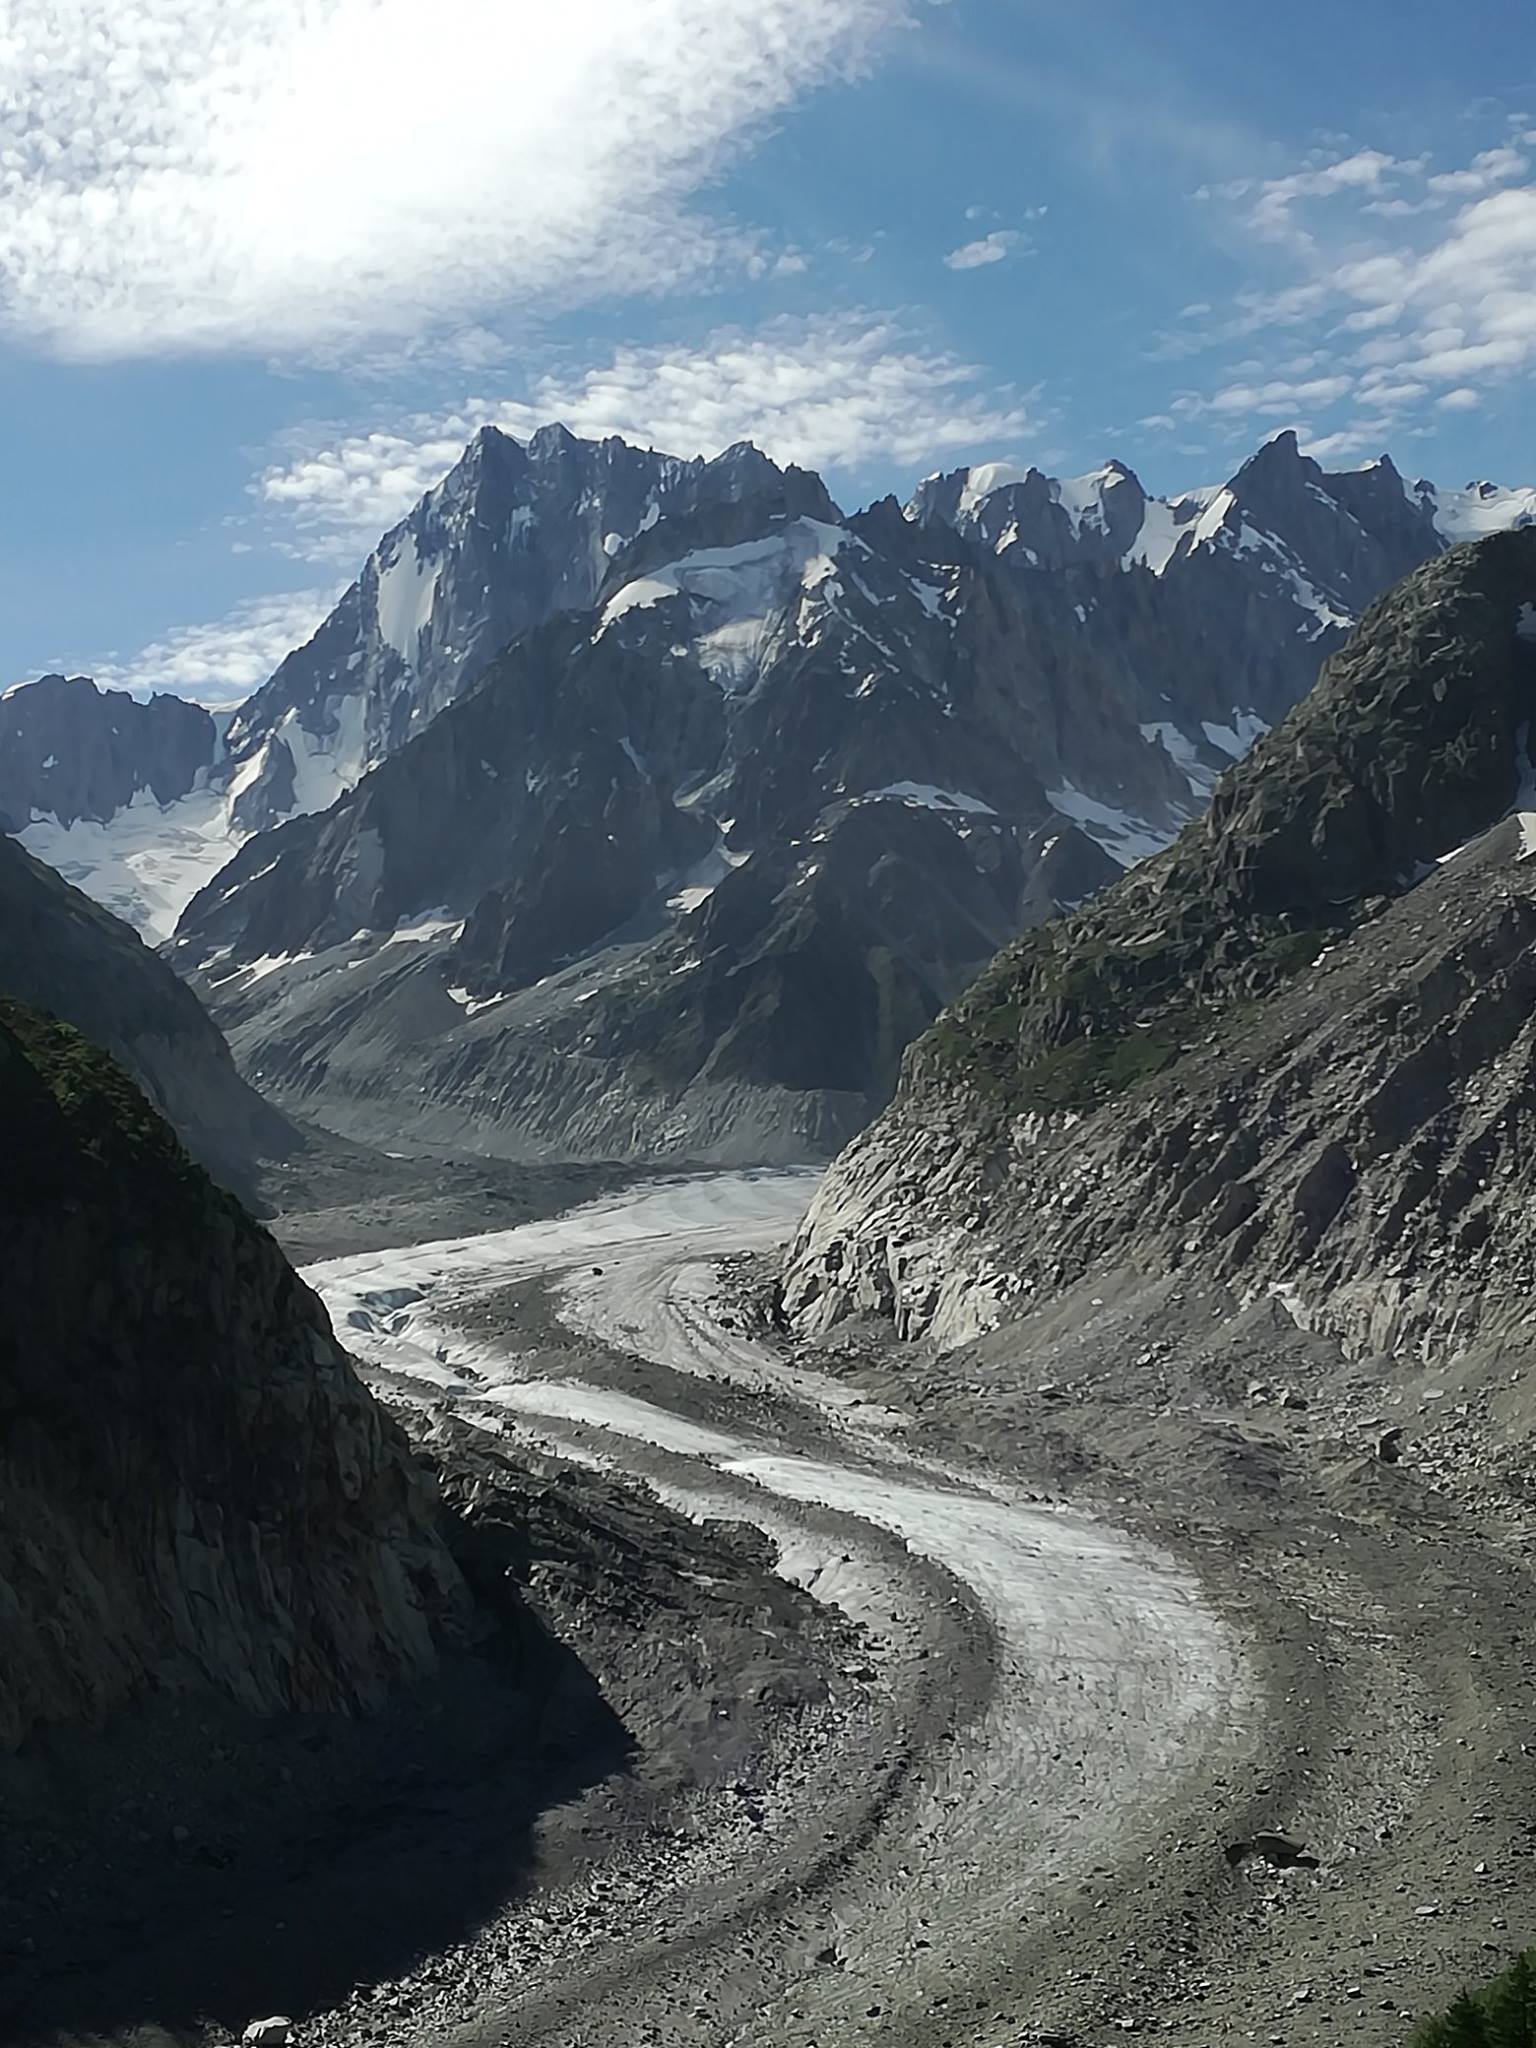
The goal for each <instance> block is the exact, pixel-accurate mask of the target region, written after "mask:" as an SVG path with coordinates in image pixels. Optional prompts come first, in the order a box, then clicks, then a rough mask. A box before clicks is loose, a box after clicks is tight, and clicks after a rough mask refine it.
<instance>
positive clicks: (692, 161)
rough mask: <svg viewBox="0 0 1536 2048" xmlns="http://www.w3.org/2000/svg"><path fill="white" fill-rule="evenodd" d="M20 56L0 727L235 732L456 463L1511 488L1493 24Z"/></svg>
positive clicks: (444, 35)
mask: <svg viewBox="0 0 1536 2048" xmlns="http://www.w3.org/2000/svg"><path fill="white" fill-rule="evenodd" d="M45 12H46V11H45V10H40V9H36V8H35V7H31V6H28V5H27V4H26V0H0V42H5V43H6V44H7V46H8V56H14V58H15V60H16V63H17V76H18V78H19V80H20V89H19V90H17V91H14V92H13V91H11V90H9V89H8V91H7V94H6V96H5V104H4V105H3V107H0V402H3V403H4V405H5V408H6V417H7V418H8V419H9V420H10V422H11V434H10V462H9V465H8V469H9V475H8V484H9V489H8V491H7V493H6V497H5V502H4V508H3V510H0V540H3V542H4V545H3V548H0V601H3V605H4V616H5V619H6V623H7V627H8V637H7V640H6V643H5V646H4V650H3V661H0V671H3V673H0V681H10V680H14V679H17V678H19V677H22V676H25V675H29V674H33V673H36V672H38V671H39V670H40V669H42V668H44V667H47V666H55V665H62V666H65V667H67V668H69V669H71V670H84V671H86V672H88V673H95V674H97V675H98V676H99V677H100V678H101V679H102V680H104V681H112V682H116V683H119V684H125V685H127V686H129V687H135V688H140V689H142V688H147V687H154V686H159V687H166V688H174V689H180V690H183V691H185V692H187V693H189V694H193V695H201V696H205V697H207V698H209V699H210V700H213V699H218V698H222V699H225V700H232V699H234V698H236V697H238V696H240V695H242V694H243V693H244V692H245V690H247V689H248V688H250V687H252V686H254V684H255V683H257V682H259V681H260V680H261V679H262V678H263V676H264V675H265V673H266V672H267V671H268V669H270V667H271V666H272V665H274V664H275V662H276V660H277V659H278V658H279V657H280V655H281V654H282V653H283V652H284V651H285V649H286V648H287V646H288V645H290V644H291V643H292V642H293V641H294V640H295V639H297V638H302V637H303V636H304V635H305V634H306V633H307V632H308V630H310V629H311V628H312V626H313V625H314V623H315V622H316V621H317V619H318V617H319V616H320V613H321V611H322V610H323V609H324V607H325V605H326V603H327V602H328V601H329V599H330V598H331V597H332V596H333V595H334V593H335V592H336V590H337V589H338V588H339V587H340V586H341V585H342V584H343V583H344V582H345V581H346V580H347V579H348V577H349V576H350V574H351V573H352V572H353V571H354V570H355V568H356V566H357V564H358V562H359V561H360V560H361V558H362V556H363V554H365V553H366V551H367V549H368V547H369V546H370V545H371V544H372V542H373V541H374V540H375V539H376V538H377V537H378V535H379V533H380V532H381V531H382V530H383V529H384V528H385V527H386V526H387V525H388V524H390V523H391V522H392V520H393V519H395V518H397V517H398V516H399V515H400V514H401V512H403V511H404V510H405V509H406V508H407V507H408V506H409V504H410V503H411V502H412V500H413V499H414V497H415V496H416V495H417V494H418V493H419V491H420V490H421V489H422V488H424V487H425V486H426V485H427V484H429V483H430V482H431V481H433V480H434V478H435V477H436V475H438V474H440V473H441V471H442V470H443V469H444V468H446V467H447V465H448V463H449V462H450V461H451V460H452V458H453V455H454V453H455V452H456V449H457V447H458V446H459V445H460V444H461V443H462V441H463V440H464V439H465V438H467V436H468V434H469V433H470V432H472V431H473V429H474V427H475V426H476V425H478V424H479V423H480V422H481V421H483V420H485V419H496V420H498V421H500V422H501V423H503V424H505V425H507V426H508V427H509V428H510V429H511V430H512V431H525V430H527V429H529V428H531V427H532V426H533V425H534V424H536V423H537V422H538V421H539V420H541V419H543V418H545V417H550V416H559V417H564V418H565V419H566V420H567V421H568V423H569V424H570V425H572V426H573V427H574V428H575V429H576V430H577V431H585V432H602V431H624V432H628V433H630V434H632V435H636V436H639V437H641V438H644V439H646V440H650V441H653V442H654V443H655V444H656V445H659V446H664V447H670V448H672V449H674V450H675V451H676V452H678V453H684V454H687V453H693V452H695V451H697V450H705V451H710V450H713V449H714V448H717V447H719V446H721V445H724V444H725V443H726V442H727V441H729V440H731V439H733V438H735V437H737V436H740V435H751V436H752V437H753V438H755V439H757V440H758V441H759V442H760V444H761V445H763V446H764V447H766V448H767V449H768V450H769V451H770V452H771V453H774V454H776V455H779V456H780V457H782V458H785V459H790V458H793V459H796V460H800V461H804V462H811V463H813V464H815V465H816V466H818V467H820V468H822V469H823V471H824V472H825V473H826V474H827V475H828V478H829V481H830V482H831V484H832V486H833V489H834V491H835V492H836V493H837V494H838V495H839V496H841V497H842V498H843V500H844V501H845V502H848V503H853V502H857V501H859V500H861V499H863V498H866V497H868V496H870V495H873V494H875V493H878V492H881V491H885V490H890V489H895V490H897V491H901V492H905V490H906V489H907V488H908V487H909V486H910V484H911V483H912V481H913V480H914V479H915V478H916V477H918V476H919V475H921V474H923V473H924V472H926V471H928V470H930V469H933V468H936V467H941V466H942V467H948V466H951V465H954V464H956V463H959V462H963V461H966V460H973V459H991V458H998V457H1008V458H1010V459H1015V460H1018V459H1023V460H1033V461H1036V462H1038V463H1040V465H1041V466H1042V467H1044V468H1047V469H1055V470H1059V471H1062V472H1065V473H1073V472H1076V471H1081V470H1084V469H1088V468H1091V467H1093V466H1095V465H1096V464H1098V463H1099V462H1101V461H1102V460H1104V459H1105V458H1106V457H1107V456H1109V455H1118V456H1119V457H1120V458H1121V459H1122V460H1124V461H1127V462H1129V463H1131V464H1132V465H1133V466H1134V467H1135V468H1136V469H1137V470H1138V471H1139V473H1140V474H1141V476H1142V477H1143V480H1144V481H1145V482H1146V483H1147V484H1148V485H1149V487H1151V488H1154V489H1163V490H1168V489H1176V488H1179V487H1182V486H1185V485H1188V484H1193V483H1202V482H1206V481H1211V480H1215V479H1217V478H1219V477H1221V476H1224V475H1226V474H1227V473H1229V472H1230V470H1231V469H1232V468H1234V467H1235V466H1236V464H1237V463H1238V462H1239V461H1240V460H1241V459H1242V457H1243V456H1244V455H1245V454H1246V453H1248V452H1249V451H1250V450H1251V449H1252V448H1253V447H1254V446H1255V445H1257V443H1258V442H1259V441H1260V440H1262V439H1263V438H1264V437H1265V436H1267V435H1268V434H1270V433H1272V432H1274V431H1276V430H1277V429H1278V428H1280V427H1284V426H1295V427H1297V428H1298V429H1299V430H1300V431H1301V433H1302V436H1303V440H1304V442H1306V443H1307V444H1308V445H1310V446H1312V447H1313V448H1314V449H1315V450H1316V452H1318V454H1319V456H1320V458H1321V459H1323V460H1325V461H1331V462H1334V463H1337V464H1341V465H1342V464H1349V463H1353V462H1358V461H1361V460H1363V459H1365V458H1366V457H1368V456H1371V455H1373V454H1376V453H1378V452H1380V451H1381V450H1382V449H1384V448H1386V449H1390V450H1391V451H1392V453H1393V454H1394V455H1395V457H1396V459H1397V460H1398V462H1399V465H1400V466H1401V467H1402V468H1403V469H1404V470H1405V471H1407V472H1409V473H1410V474H1413V475H1418V474H1426V475H1432V476H1435V477H1437V478H1439V479H1441V480H1442V481H1447V482H1453V483H1460V482H1464V481H1465V480H1466V479H1467V478H1468V477H1471V476H1482V475H1488V476H1493V477H1496V478H1498V479H1500V480H1502V481H1505V482H1510V483H1521V482H1528V481H1530V480H1531V477H1532V473H1533V471H1536V459H1533V451H1532V448H1531V436H1530V427H1531V424H1532V415H1533V409H1532V406H1531V402H1530V396H1529V393H1530V389H1531V372H1532V368H1533V366H1536V168H1533V166H1536V39H1533V38H1532V36H1531V34H1530V24H1529V16H1528V9H1527V7H1526V6H1525V5H1524V4H1522V0H1482V4H1480V5H1479V6H1478V7H1476V8H1472V9H1465V10H1456V11H1454V12H1453V11H1452V10H1449V9H1446V8H1445V7H1444V6H1443V5H1442V4H1439V0H1436V4H1425V0H1351V4H1350V5H1349V6H1348V7H1347V8H1341V7H1339V6H1338V5H1337V0H1332V4H1330V5H1328V6H1326V7H1325V6H1323V5H1322V4H1319V0H1290V4H1288V5H1287V6H1286V7H1285V8H1283V9H1280V8H1262V9H1261V8H1256V7H1240V8H1235V9H1227V10H1216V9H1213V8H1211V7H1210V6H1209V5H1207V4H1197V0H1164V4H1162V5H1160V6H1157V7H1149V6H1147V5H1145V4H1144V0H1099V4H1097V5H1095V6H1094V7H1093V8H1091V9H1089V8H1067V7H1063V6H1061V5H1060V4H1059V0H1050V4H1046V0H1039V4H1036V0H944V4H933V0H583V5H582V7H580V8H574V9H565V10H552V9H549V8H548V7H547V6H544V5H539V6H535V5H533V4H531V0H433V4H432V6H431V7H424V6H423V5H422V0H318V4H315V0H308V4H306V0H242V4H241V5H240V6H238V7H236V6H235V5H233V4H231V0H82V4H81V5H80V6H78V7H76V8H74V9H71V10H53V11H52V13H53V17H54V18H52V19H50V20H46V21H39V20H38V19H37V17H39V16H40V15H43V14H44V13H45ZM66 12H67V14H68V15H69V17H70V18H69V19H68V20H62V19H60V18H59V17H60V16H61V15H62V14H64V13H66Z"/></svg>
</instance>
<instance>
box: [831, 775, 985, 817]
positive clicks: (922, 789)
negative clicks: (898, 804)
mask: <svg viewBox="0 0 1536 2048" xmlns="http://www.w3.org/2000/svg"><path fill="white" fill-rule="evenodd" d="M883 796H890V797H898V798H900V800H901V801H902V802H903V803H909V804H920V805H921V806H922V807H923V809H924V810H928V811H965V812H969V813H970V814H971V815H973V816H975V817H982V818H995V817H996V816H997V813H996V811H994V810H993V808H992V806H991V805H990V804H984V803H983V802H982V800H981V798H980V797H979V796H970V795H968V794H967V793H966V791H965V790H963V789H939V788H938V787H936V785H935V784H933V783H931V782H888V783H887V784H886V785H885V787H884V788H883V789H872V790H869V791H868V792H867V793H866V795H865V797H864V798H861V799H856V801H862V802H869V801H873V799H875V798H876V797H883Z"/></svg>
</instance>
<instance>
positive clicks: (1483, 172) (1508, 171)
mask: <svg viewBox="0 0 1536 2048" xmlns="http://www.w3.org/2000/svg"><path fill="white" fill-rule="evenodd" d="M1529 169H1530V158H1529V157H1523V156H1522V155H1521V154H1520V152H1519V150H1518V149H1511V148H1510V147H1509V146H1508V145H1507V144H1505V145H1504V146H1502V147H1501V148H1498V149H1485V150H1484V151H1483V152H1482V153H1481V155H1479V156H1475V157H1473V159H1472V161H1471V163H1470V164H1469V165H1468V166H1467V168H1466V169H1465V170H1464V171H1441V172H1438V173H1437V174H1436V175H1435V176H1434V177H1432V178H1429V179H1427V180H1426V181H1425V182H1426V183H1427V184H1428V186H1429V189H1430V191H1431V192H1437V193H1445V194H1449V195H1452V196H1454V197H1456V198H1466V197H1470V196H1471V195H1473V194H1475V193H1478V192H1488V191H1491V190H1492V189H1493V187H1494V186H1496V185H1506V184H1508V183H1509V182H1510V181H1511V180H1512V179H1514V178H1518V177H1519V176H1520V174H1521V173H1522V172H1523V171H1528V170H1529Z"/></svg>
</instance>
